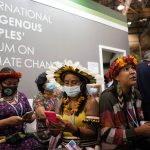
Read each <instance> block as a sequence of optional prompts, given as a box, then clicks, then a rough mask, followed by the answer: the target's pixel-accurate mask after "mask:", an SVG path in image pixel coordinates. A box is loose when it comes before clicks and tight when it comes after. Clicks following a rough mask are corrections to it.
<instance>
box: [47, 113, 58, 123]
mask: <svg viewBox="0 0 150 150" xmlns="http://www.w3.org/2000/svg"><path fill="white" fill-rule="evenodd" d="M44 113H45V115H46V117H47V119H48V121H49V122H53V123H57V118H56V113H55V112H54V111H44Z"/></svg>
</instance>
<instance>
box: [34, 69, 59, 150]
mask: <svg viewBox="0 0 150 150" xmlns="http://www.w3.org/2000/svg"><path fill="white" fill-rule="evenodd" d="M46 75H47V74H46V72H43V73H41V74H40V75H39V76H38V77H37V79H36V80H35V83H36V85H37V88H38V90H39V93H38V94H37V95H36V96H34V98H33V108H34V110H35V112H36V129H37V137H38V139H39V141H40V142H41V143H42V145H43V149H44V148H45V149H48V145H49V139H50V137H51V134H50V132H49V130H48V126H47V125H46V116H45V114H44V111H55V108H56V103H57V101H58V99H57V97H55V96H54V92H55V90H56V86H55V84H53V83H51V82H48V80H47V77H46Z"/></svg>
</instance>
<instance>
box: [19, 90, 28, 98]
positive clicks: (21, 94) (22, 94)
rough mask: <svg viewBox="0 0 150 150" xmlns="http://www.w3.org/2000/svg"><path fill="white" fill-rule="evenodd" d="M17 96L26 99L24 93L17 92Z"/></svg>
mask: <svg viewBox="0 0 150 150" xmlns="http://www.w3.org/2000/svg"><path fill="white" fill-rule="evenodd" d="M18 96H21V97H22V98H23V97H25V98H26V97H27V96H26V95H25V93H23V92H19V91H18Z"/></svg>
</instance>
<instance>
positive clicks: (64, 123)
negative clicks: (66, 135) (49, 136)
mask: <svg viewBox="0 0 150 150" xmlns="http://www.w3.org/2000/svg"><path fill="white" fill-rule="evenodd" d="M49 128H50V130H57V131H58V130H59V131H65V132H71V133H74V132H75V131H76V130H77V129H76V127H75V126H73V125H72V123H71V122H70V121H68V120H62V119H61V118H60V117H57V123H54V122H50V123H49Z"/></svg>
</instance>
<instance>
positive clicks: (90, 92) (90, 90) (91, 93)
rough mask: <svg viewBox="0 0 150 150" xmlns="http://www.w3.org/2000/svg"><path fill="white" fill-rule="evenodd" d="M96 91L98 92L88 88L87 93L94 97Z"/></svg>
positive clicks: (95, 89)
mask: <svg viewBox="0 0 150 150" xmlns="http://www.w3.org/2000/svg"><path fill="white" fill-rule="evenodd" d="M97 91H98V90H97V88H90V89H89V91H88V92H89V94H90V95H95V94H97Z"/></svg>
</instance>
